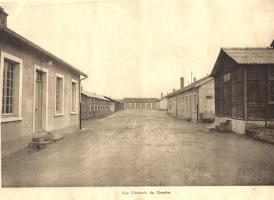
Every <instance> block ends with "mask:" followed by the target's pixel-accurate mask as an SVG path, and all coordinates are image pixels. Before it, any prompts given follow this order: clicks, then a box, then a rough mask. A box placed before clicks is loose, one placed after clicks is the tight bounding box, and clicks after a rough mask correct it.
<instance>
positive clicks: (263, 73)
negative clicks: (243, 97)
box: [247, 65, 272, 120]
mask: <svg viewBox="0 0 274 200" xmlns="http://www.w3.org/2000/svg"><path fill="white" fill-rule="evenodd" d="M267 70H268V68H267V67H266V66H256V65H254V66H249V67H248V68H247V119H248V120H265V119H266V117H267V114H269V112H271V108H272V105H270V104H269V105H268V94H267V93H268V89H267V88H268V84H267V82H268V71H267Z"/></svg>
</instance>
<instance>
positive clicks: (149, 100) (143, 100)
mask: <svg viewBox="0 0 274 200" xmlns="http://www.w3.org/2000/svg"><path fill="white" fill-rule="evenodd" d="M157 100H158V98H124V99H123V102H124V103H154V102H156V101H157Z"/></svg>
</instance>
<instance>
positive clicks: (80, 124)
mask: <svg viewBox="0 0 274 200" xmlns="http://www.w3.org/2000/svg"><path fill="white" fill-rule="evenodd" d="M87 78H88V77H84V78H82V79H81V77H80V81H79V128H80V130H81V129H82V120H81V115H82V109H81V103H82V99H81V81H82V80H85V79H87Z"/></svg>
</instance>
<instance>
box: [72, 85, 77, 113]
mask: <svg viewBox="0 0 274 200" xmlns="http://www.w3.org/2000/svg"><path fill="white" fill-rule="evenodd" d="M76 112H77V81H76V80H71V113H76Z"/></svg>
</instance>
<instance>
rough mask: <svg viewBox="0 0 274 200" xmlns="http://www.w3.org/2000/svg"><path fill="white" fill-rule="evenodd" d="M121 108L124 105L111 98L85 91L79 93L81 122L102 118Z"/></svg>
mask: <svg viewBox="0 0 274 200" xmlns="http://www.w3.org/2000/svg"><path fill="white" fill-rule="evenodd" d="M123 108H124V104H123V103H122V102H120V101H118V100H115V99H112V98H111V97H107V96H103V95H98V94H95V93H90V92H87V91H82V92H81V119H83V120H86V119H91V118H95V117H97V116H103V115H105V114H109V113H113V112H116V111H118V110H122V109H123Z"/></svg>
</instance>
